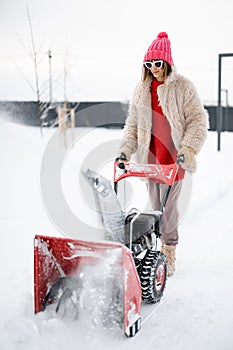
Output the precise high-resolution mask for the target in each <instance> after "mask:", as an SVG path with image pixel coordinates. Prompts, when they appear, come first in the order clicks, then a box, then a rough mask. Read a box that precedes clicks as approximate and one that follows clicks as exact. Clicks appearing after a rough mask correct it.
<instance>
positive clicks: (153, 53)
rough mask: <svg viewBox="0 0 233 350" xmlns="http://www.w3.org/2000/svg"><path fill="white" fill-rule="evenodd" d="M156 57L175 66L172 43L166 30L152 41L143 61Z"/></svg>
mask: <svg viewBox="0 0 233 350" xmlns="http://www.w3.org/2000/svg"><path fill="white" fill-rule="evenodd" d="M155 59H157V60H164V61H166V62H167V63H168V64H170V66H173V60H172V54H171V43H170V40H169V39H168V35H167V33H165V32H161V33H159V34H158V36H157V38H156V39H155V40H154V41H153V42H152V44H151V45H150V47H149V49H148V50H147V53H146V54H145V57H144V61H143V62H145V61H148V60H155Z"/></svg>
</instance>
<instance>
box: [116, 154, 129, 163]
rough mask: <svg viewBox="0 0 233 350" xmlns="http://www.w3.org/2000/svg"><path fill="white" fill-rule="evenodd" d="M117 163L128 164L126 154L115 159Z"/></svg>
mask: <svg viewBox="0 0 233 350" xmlns="http://www.w3.org/2000/svg"><path fill="white" fill-rule="evenodd" d="M115 160H116V161H118V160H119V161H120V162H127V158H126V154H125V153H124V152H121V154H120V156H119V157H117V158H116V159H115Z"/></svg>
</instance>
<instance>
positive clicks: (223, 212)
mask: <svg viewBox="0 0 233 350" xmlns="http://www.w3.org/2000/svg"><path fill="white" fill-rule="evenodd" d="M58 132H59V131H58V130H50V129H44V132H43V137H41V135H40V131H39V129H38V128H32V127H27V126H22V125H18V124H13V123H12V122H10V121H8V120H7V119H6V118H5V119H1V125H0V140H1V141H0V142H1V147H0V159H1V172H0V174H1V175H0V176H1V182H0V190H1V210H0V223H1V245H0V262H1V289H0V300H1V302H0V339H1V346H0V348H1V349H4V350H5V349H6V350H16V349H17V350H21V349H23V350H36V349H46V350H55V349H56V350H58V349H59V350H67V349H76V348H80V347H81V348H83V349H87V350H89V349H98V350H105V349H108V348H109V347H111V348H112V349H118V348H121V349H123V350H124V349H144V350H147V349H148V350H149V349H150V350H151V349H155V348H157V349H160V350H163V349H164V350H167V349H169V348H170V347H171V348H172V349H173V350H176V349H177V350H183V349H189V350H194V349H195V350H196V349H198V350H202V349H203V350H204V349H205V350H206V349H211V350H219V349H221V350H231V349H232V348H233V335H232V325H233V314H232V310H233V298H232V295H233V278H232V276H233V254H232V247H233V235H232V232H233V221H232V219H231V215H232V204H233V203H232V202H233V176H232V170H233V166H232V162H231V160H232V149H233V134H232V133H226V132H225V133H223V134H222V148H221V149H222V151H221V152H217V150H216V149H217V135H216V133H213V132H209V134H208V139H207V141H206V143H205V146H204V147H203V150H202V151H201V153H200V155H199V156H198V171H197V173H196V174H195V175H194V176H193V178H191V177H187V180H186V185H185V186H184V189H185V190H183V192H184V194H183V196H182V199H181V203H180V208H181V223H180V244H179V246H178V250H177V270H176V272H175V275H174V276H173V277H172V278H170V279H169V280H168V282H167V287H166V290H165V293H164V296H163V298H162V301H161V302H160V304H159V305H156V306H151V305H145V306H144V307H143V310H142V311H143V312H142V329H141V331H140V332H139V333H138V334H137V335H136V337H135V338H132V339H128V338H126V337H125V336H124V335H123V334H122V332H121V330H119V329H114V330H105V329H103V330H100V329H97V330H95V329H93V328H91V327H90V328H88V327H87V325H86V324H85V320H84V322H82V321H80V320H77V321H73V320H64V319H61V318H55V317H51V315H50V314H49V313H46V312H45V313H40V314H38V315H35V314H34V310H33V238H34V235H35V234H44V235H52V236H64V235H65V236H66V237H69V236H70V237H71V236H72V238H80V239H92V240H98V239H102V233H103V232H102V230H101V228H100V223H99V221H98V215H97V213H96V212H95V208H94V206H93V202H92V200H91V198H92V197H91V195H87V194H86V191H87V192H88V189H87V188H88V184H87V185H86V186H85V184H84V182H85V181H84V180H83V182H82V177H81V175H80V176H79V169H80V167H82V168H84V169H85V168H86V167H87V166H91V165H93V167H94V170H97V171H100V172H102V173H103V174H105V175H107V176H108V177H110V178H111V164H112V160H113V159H114V157H115V154H116V153H115V152H116V149H117V146H118V144H119V140H120V137H121V132H122V131H121V130H110V129H101V128H96V129H82V128H80V129H77V130H75V140H76V142H75V143H74V145H73V146H71V147H70V148H67V149H65V150H64V145H63V142H62V139H61V140H60V143H59V142H58V139H59V138H58V135H59V134H58ZM68 136H69V137H71V135H68ZM51 140H53V141H54V140H55V141H56V142H57V148H56V147H55V146H54V145H55V143H53V148H52V150H53V151H52V153H51V154H52V155H53V157H54V158H56V156H57V155H58V152H59V150H61V153H62V157H63V158H62V161H61V164H62V169H60V171H61V177H60V183H61V189H59V190H61V192H62V193H63V197H57V198H58V199H59V200H61V198H63V199H62V200H63V202H62V203H61V202H57V203H56V202H54V205H55V204H56V206H57V207H58V208H57V209H59V208H60V207H62V206H64V208H65V209H67V207H68V208H69V210H70V213H68V214H67V215H68V216H67V217H68V218H69V217H72V218H73V217H75V218H76V221H75V220H74V222H73V224H75V223H77V222H79V224H80V226H78V227H77V226H76V227H75V228H74V226H72V225H70V226H69V225H68V226H67V230H68V231H66V232H64V230H66V224H64V225H63V226H62V227H59V225H60V223H61V221H59V220H58V221H57V222H55V221H56V218H57V216H56V215H59V216H60V217H62V216H63V212H62V211H59V210H58V212H56V213H55V214H54V213H51V212H50V208H49V205H50V204H49V205H47V203H46V200H47V197H49V195H50V194H51V193H48V194H47V195H48V196H47V197H46V196H45V193H44V190H45V188H43V183H41V176H42V177H43V171H44V170H45V171H46V169H47V168H46V167H47V164H48V163H46V161H47V160H48V159H49V160H51V161H52V159H53V157H48V158H46V157H47V156H48V153H49V152H50V151H51V147H50V146H51ZM52 164H53V163H52ZM47 175H48V174H47ZM49 175H51V178H52V179H53V177H54V173H51V174H49ZM48 177H49V176H48ZM50 180H51V179H48V181H50ZM130 181H131V182H129V183H128V184H127V186H128V190H127V191H128V197H129V199H128V200H127V203H126V206H127V207H132V206H134V205H135V206H137V205H138V206H139V207H140V208H145V207H147V205H148V198H147V194H146V191H145V188H144V184H143V183H142V182H133V181H134V180H133V179H132V180H130ZM49 183H51V182H49ZM135 183H136V184H137V186H135ZM135 187H136V191H135ZM189 188H191V191H190V190H189ZM46 190H47V187H46ZM52 193H53V192H52ZM64 203H65V204H66V206H65V204H64ZM60 204H61V206H60ZM62 208H63V207H62ZM140 208H139V209H140ZM65 209H64V210H65ZM64 215H66V214H64ZM72 215H73V216H72ZM69 230H70V231H69ZM151 310H153V313H152V314H151V316H150V317H148V313H150V312H151Z"/></svg>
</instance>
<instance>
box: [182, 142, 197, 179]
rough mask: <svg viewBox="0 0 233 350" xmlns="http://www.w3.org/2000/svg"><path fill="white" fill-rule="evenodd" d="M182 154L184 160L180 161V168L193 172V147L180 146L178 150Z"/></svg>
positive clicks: (194, 164)
mask: <svg viewBox="0 0 233 350" xmlns="http://www.w3.org/2000/svg"><path fill="white" fill-rule="evenodd" d="M182 154H183V155H184V162H183V163H181V166H182V168H184V169H185V170H187V171H188V172H190V173H194V172H195V171H196V169H197V161H196V153H195V151H194V149H193V148H191V147H188V146H182V147H181V149H180V150H179V151H178V156H179V155H182Z"/></svg>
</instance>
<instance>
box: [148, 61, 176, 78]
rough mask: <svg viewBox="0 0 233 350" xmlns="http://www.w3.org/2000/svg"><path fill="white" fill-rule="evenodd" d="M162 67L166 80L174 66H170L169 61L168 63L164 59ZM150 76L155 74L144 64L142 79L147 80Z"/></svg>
mask: <svg viewBox="0 0 233 350" xmlns="http://www.w3.org/2000/svg"><path fill="white" fill-rule="evenodd" d="M162 69H163V77H164V80H166V78H167V77H168V75H169V74H170V73H171V71H172V67H171V66H170V64H169V63H167V62H166V61H163V67H162ZM149 77H153V74H152V73H151V71H150V69H148V68H146V67H145V66H144V65H143V67H142V81H146V80H147V79H148V78H149Z"/></svg>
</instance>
